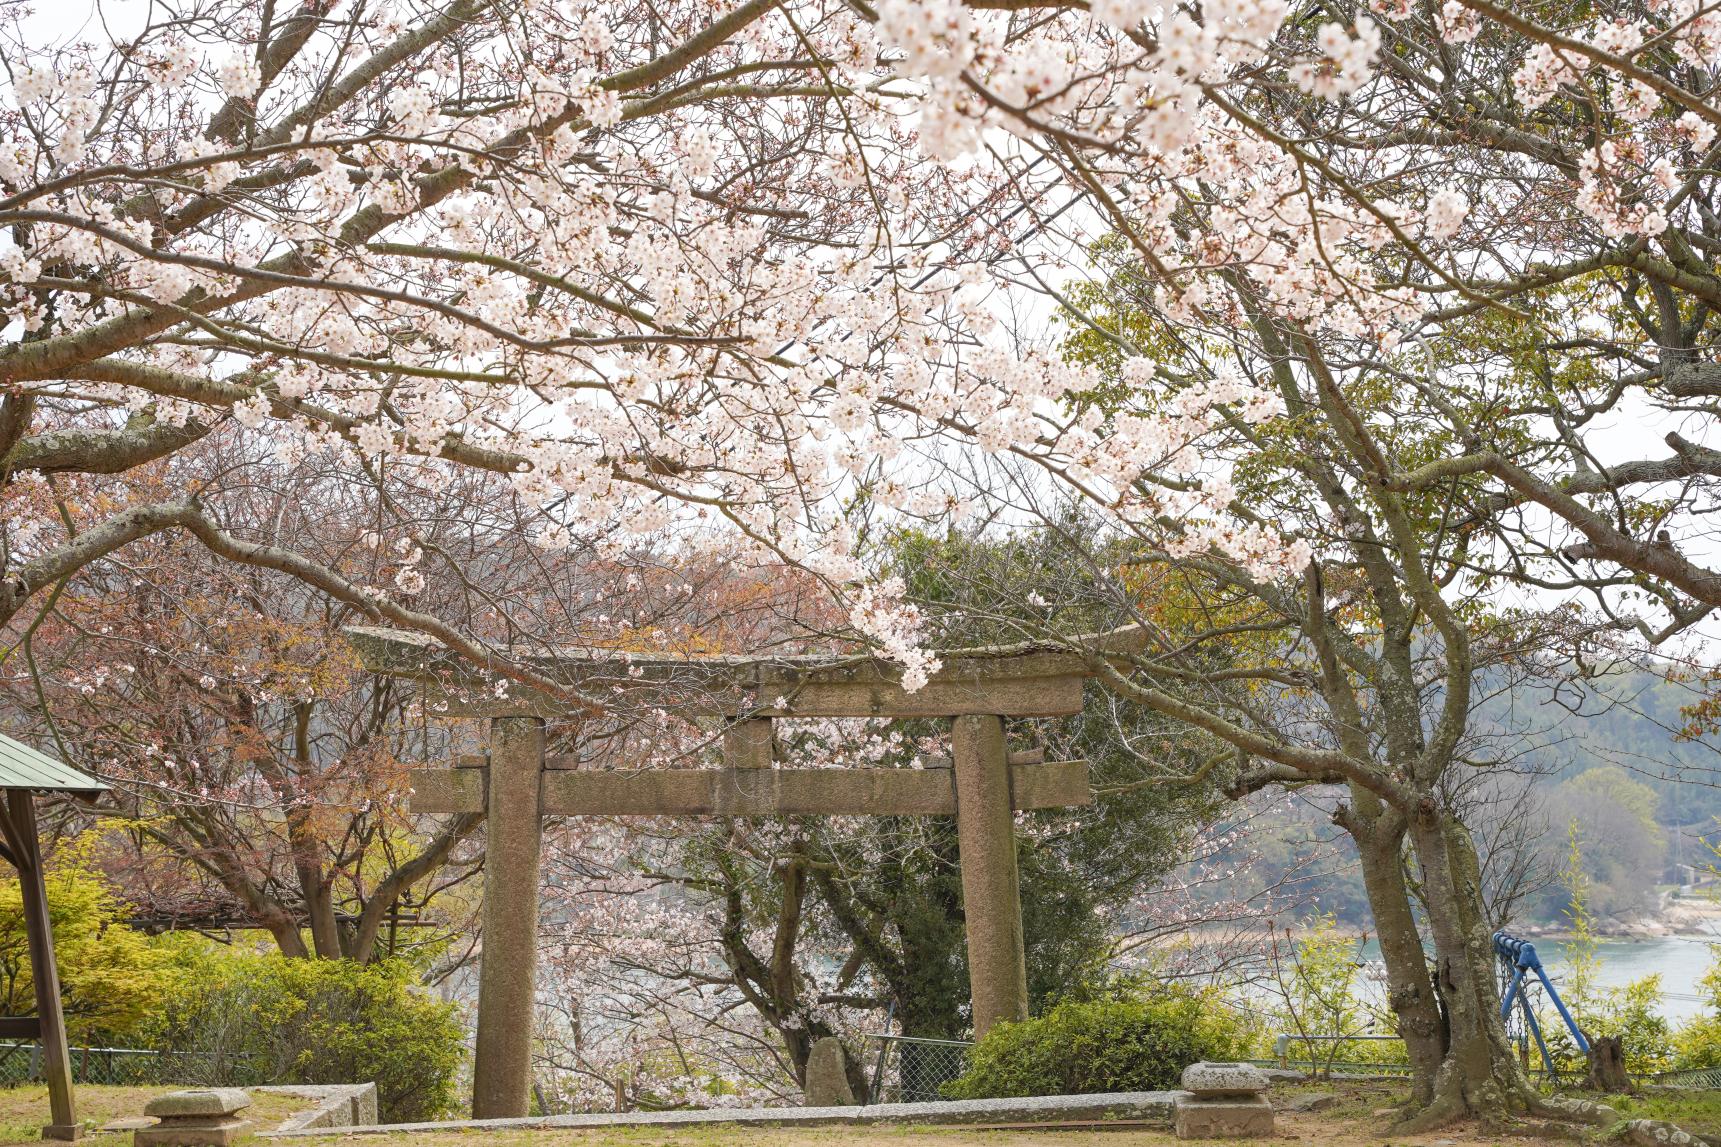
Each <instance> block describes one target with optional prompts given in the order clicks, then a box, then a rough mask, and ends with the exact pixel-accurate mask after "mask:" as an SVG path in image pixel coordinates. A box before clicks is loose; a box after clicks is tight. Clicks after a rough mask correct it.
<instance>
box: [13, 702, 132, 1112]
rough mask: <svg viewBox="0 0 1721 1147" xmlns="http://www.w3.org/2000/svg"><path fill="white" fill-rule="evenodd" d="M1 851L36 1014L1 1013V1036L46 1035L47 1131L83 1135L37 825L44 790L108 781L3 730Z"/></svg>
mask: <svg viewBox="0 0 1721 1147" xmlns="http://www.w3.org/2000/svg"><path fill="white" fill-rule="evenodd" d="M0 789H3V790H4V791H5V799H4V801H0V858H4V859H5V860H6V862H7V863H9V864H11V865H12V867H13V868H15V869H17V870H18V883H19V885H20V886H21V887H20V891H21V892H22V896H21V897H20V901H21V902H22V904H23V911H24V930H25V933H26V935H27V936H28V938H29V944H30V978H31V980H32V982H34V984H35V986H36V1014H35V1015H33V1016H0V1038H8V1039H22V1040H39V1041H41V1045H42V1075H43V1077H44V1078H45V1079H46V1080H47V1083H48V1105H49V1108H50V1110H51V1113H52V1119H53V1122H51V1123H49V1124H48V1125H47V1126H46V1127H44V1128H42V1137H43V1138H44V1139H76V1138H78V1136H79V1135H80V1134H81V1133H82V1131H83V1124H81V1123H79V1122H78V1117H77V1111H76V1108H75V1106H74V1104H73V1102H72V1059H71V1050H70V1049H69V1048H68V1047H67V1046H66V1021H65V1016H64V1014H63V1013H62V1012H61V1010H60V974H59V969H58V968H57V967H56V966H55V964H54V933H53V930H52V929H51V928H50V926H49V923H48V891H47V886H46V883H45V882H44V880H43V872H42V843H41V840H40V838H39V837H38V835H37V828H36V794H37V793H69V794H71V795H72V796H75V797H81V798H83V799H85V800H94V799H95V798H96V797H98V796H100V795H101V794H102V793H103V792H105V791H106V786H105V785H103V784H102V783H101V782H99V781H97V780H95V779H94V778H92V777H87V776H85V775H84V774H83V773H80V772H78V771H77V770H76V769H73V768H70V767H68V766H66V765H64V764H61V763H60V762H59V761H56V760H54V759H53V758H52V757H49V756H44V755H43V754H41V753H39V752H37V751H36V750H35V749H32V748H30V746H28V745H25V744H21V743H20V742H18V741H14V740H13V739H12V738H11V737H8V736H6V735H4V734H0Z"/></svg>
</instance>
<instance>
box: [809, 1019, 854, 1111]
mask: <svg viewBox="0 0 1721 1147" xmlns="http://www.w3.org/2000/svg"><path fill="white" fill-rule="evenodd" d="M847 1058H848V1057H847V1056H845V1055H844V1054H843V1043H842V1041H841V1040H839V1039H838V1038H837V1037H836V1036H825V1037H824V1038H823V1039H820V1040H817V1041H816V1042H814V1044H813V1050H812V1051H811V1052H809V1053H808V1054H807V1086H806V1088H805V1092H806V1099H807V1106H808V1107H853V1106H854V1103H855V1093H854V1089H853V1088H851V1087H850V1086H849V1075H848V1064H847Z"/></svg>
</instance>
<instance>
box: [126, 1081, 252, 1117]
mask: <svg viewBox="0 0 1721 1147" xmlns="http://www.w3.org/2000/svg"><path fill="white" fill-rule="evenodd" d="M250 1106H251V1097H250V1096H249V1095H247V1094H245V1092H244V1091H242V1090H241V1089H239V1088H237V1087H200V1088H194V1089H191V1090H187V1091H170V1092H168V1093H167V1094H166V1095H158V1096H156V1097H155V1098H154V1099H152V1100H150V1101H149V1103H148V1104H146V1105H145V1107H144V1109H143V1113H144V1114H145V1115H154V1116H155V1117H157V1118H158V1119H178V1118H183V1117H192V1116H202V1117H204V1118H214V1117H220V1116H223V1115H232V1114H234V1113H235V1112H239V1111H243V1110H245V1109H246V1108H247V1107H250Z"/></svg>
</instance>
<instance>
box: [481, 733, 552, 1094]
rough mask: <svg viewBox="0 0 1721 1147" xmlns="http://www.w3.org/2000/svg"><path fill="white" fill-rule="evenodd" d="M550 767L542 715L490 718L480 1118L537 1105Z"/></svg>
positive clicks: (485, 852) (482, 974)
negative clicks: (541, 899)
mask: <svg viewBox="0 0 1721 1147" xmlns="http://www.w3.org/2000/svg"><path fill="white" fill-rule="evenodd" d="M543 771H544V722H543V721H542V720H541V719H540V718H537V717H497V718H495V719H493V720H492V721H491V722H490V785H489V790H490V791H489V801H488V808H487V809H486V810H485V811H486V820H485V827H484V835H485V844H484V948H483V952H482V955H481V957H480V963H479V969H478V1038H477V1051H476V1055H475V1062H474V1064H473V1071H472V1118H474V1119H504V1118H513V1117H518V1116H523V1115H526V1114H528V1113H529V1111H530V1109H531V1101H532V1032H533V1012H534V1007H533V1005H534V1004H535V1002H536V999H535V986H536V983H535V975H534V973H535V970H536V966H537V959H538V870H539V865H540V860H541V853H542V848H543V836H544V830H543V797H542V783H543Z"/></svg>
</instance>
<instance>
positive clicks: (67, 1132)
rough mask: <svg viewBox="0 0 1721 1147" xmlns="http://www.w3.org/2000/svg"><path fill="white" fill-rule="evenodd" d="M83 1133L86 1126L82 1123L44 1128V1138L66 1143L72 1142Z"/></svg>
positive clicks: (55, 1124)
mask: <svg viewBox="0 0 1721 1147" xmlns="http://www.w3.org/2000/svg"><path fill="white" fill-rule="evenodd" d="M83 1133H84V1125H83V1124H82V1123H50V1124H48V1125H47V1126H46V1127H44V1128H42V1138H44V1139H58V1140H60V1141H61V1142H64V1143H70V1142H72V1141H73V1140H75V1139H77V1138H79V1137H80V1136H81V1135H83Z"/></svg>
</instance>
